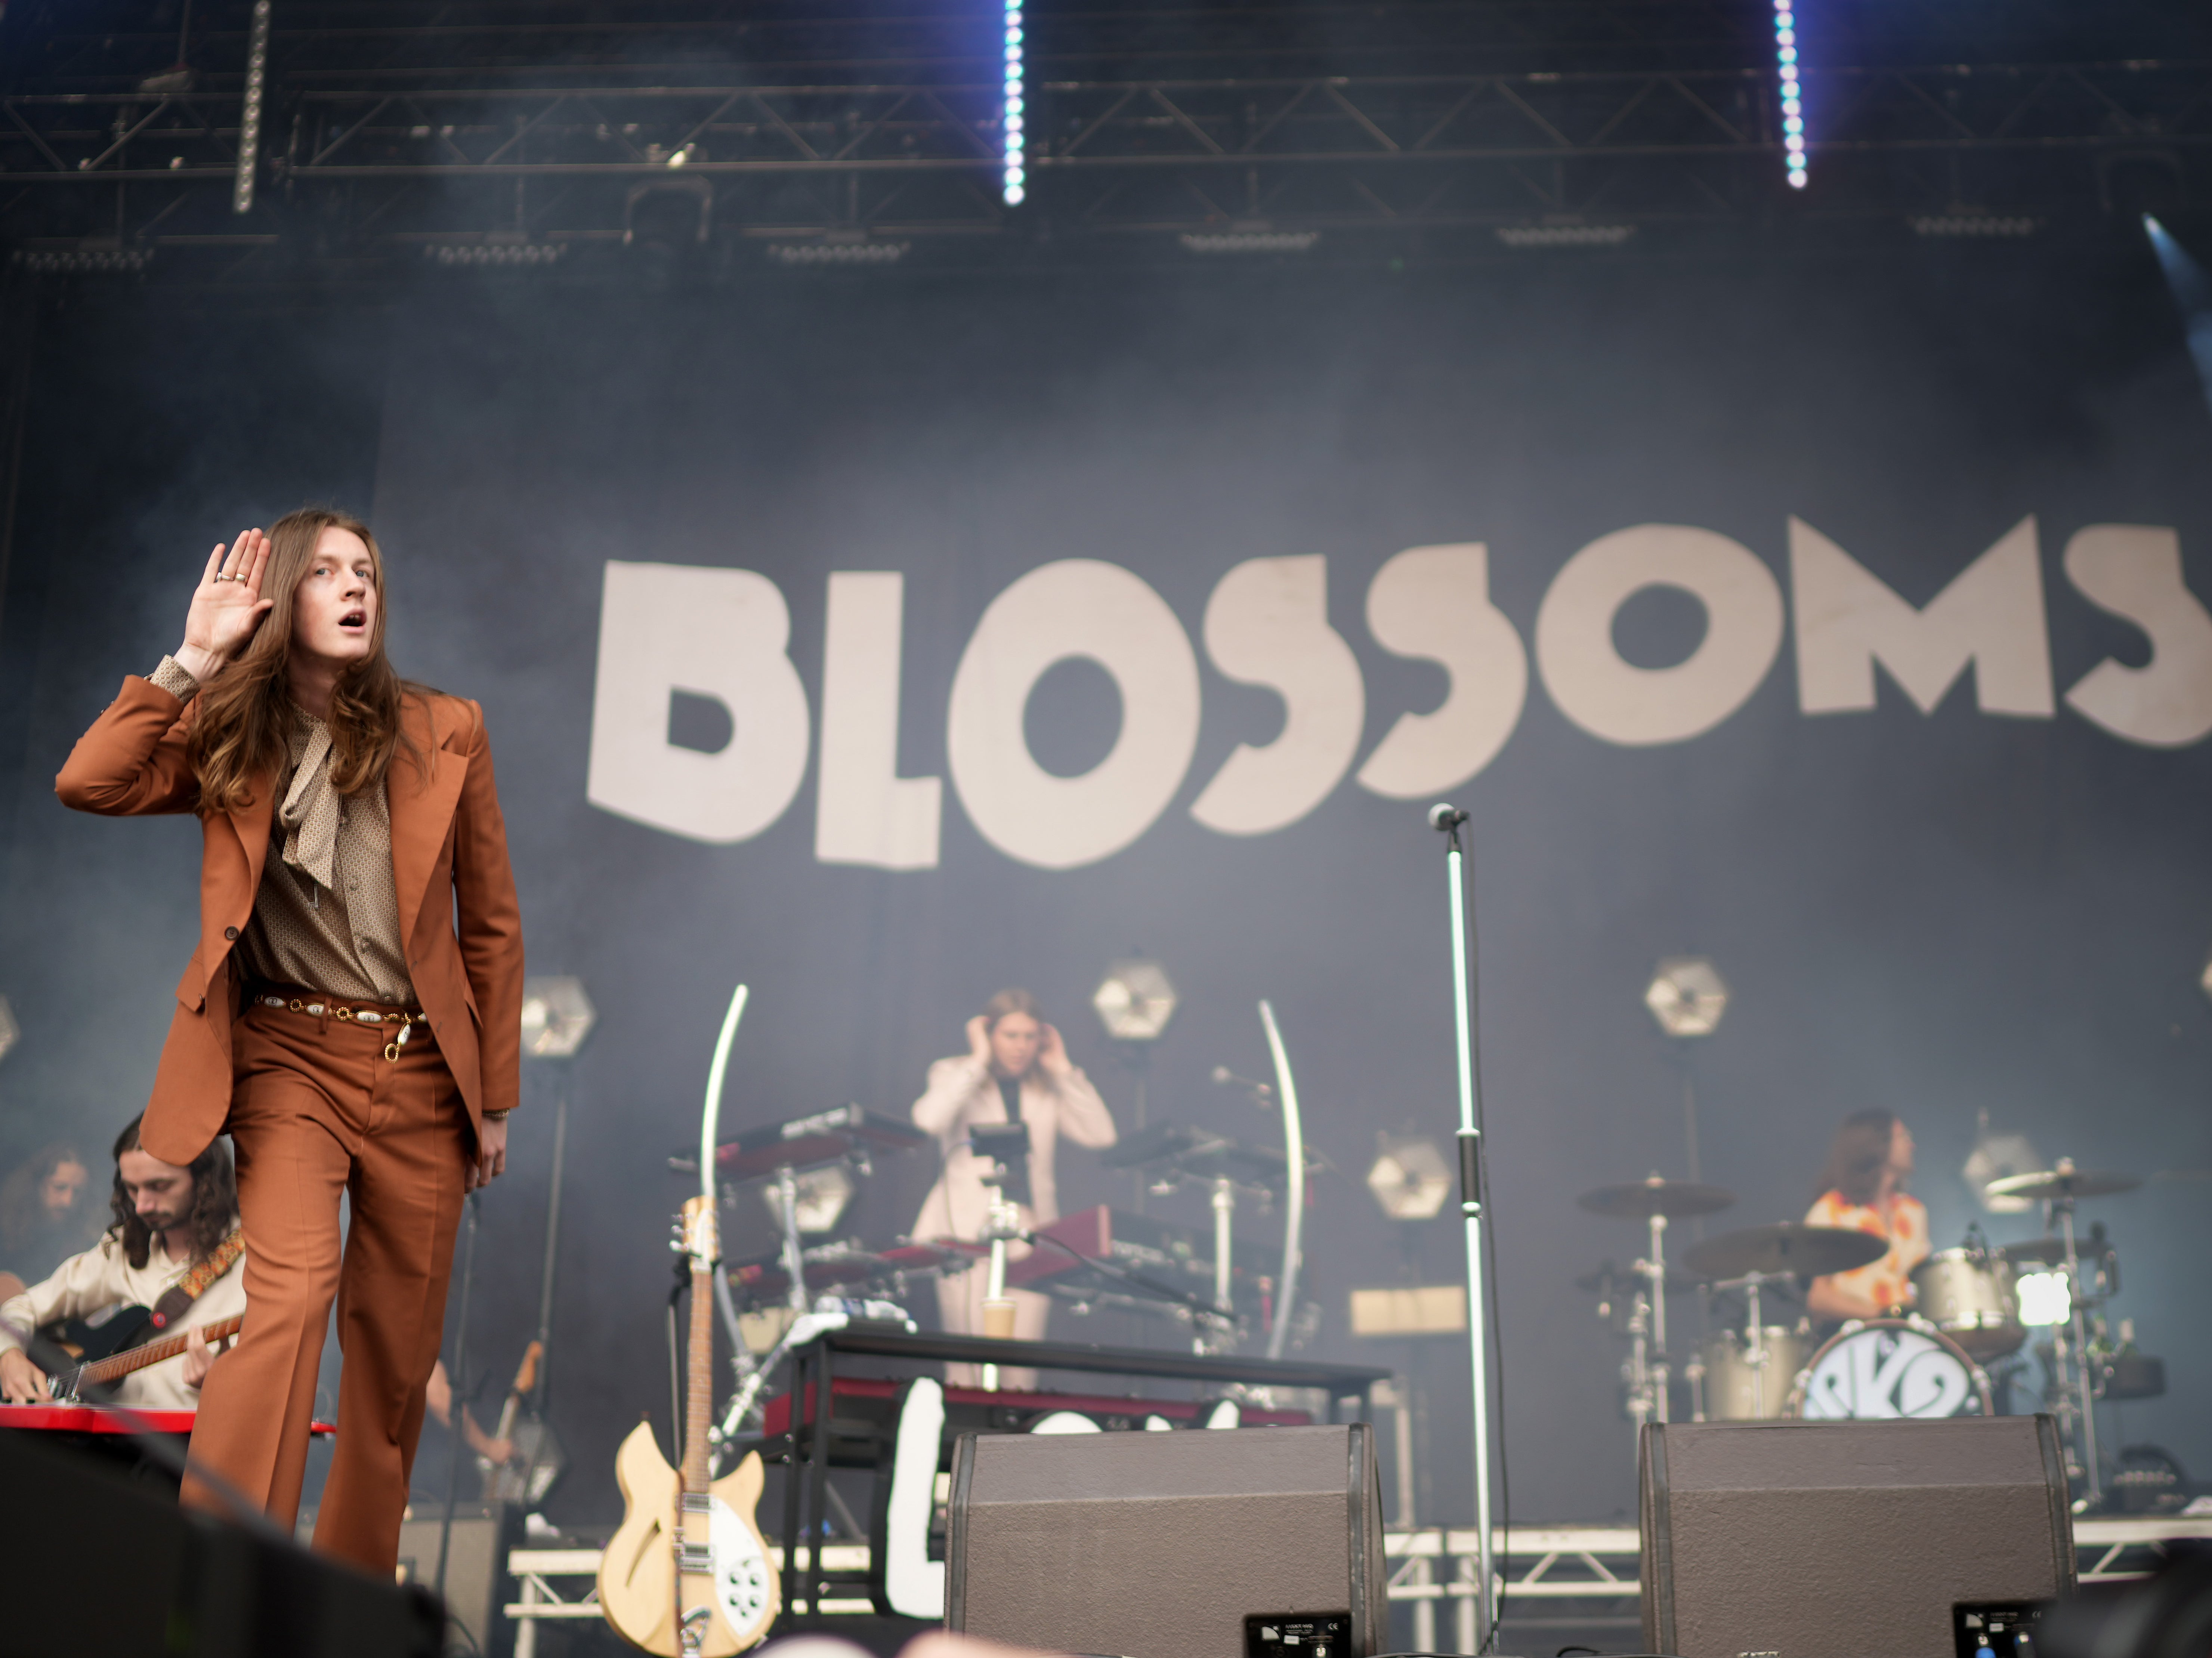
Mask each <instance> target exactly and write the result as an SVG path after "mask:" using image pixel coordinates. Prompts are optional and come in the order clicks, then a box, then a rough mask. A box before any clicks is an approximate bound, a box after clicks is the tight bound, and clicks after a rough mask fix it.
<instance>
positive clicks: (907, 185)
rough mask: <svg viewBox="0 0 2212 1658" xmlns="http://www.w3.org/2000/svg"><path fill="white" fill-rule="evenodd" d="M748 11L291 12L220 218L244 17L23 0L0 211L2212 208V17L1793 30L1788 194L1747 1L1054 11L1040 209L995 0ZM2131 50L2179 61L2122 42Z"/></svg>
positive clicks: (12, 32)
mask: <svg viewBox="0 0 2212 1658" xmlns="http://www.w3.org/2000/svg"><path fill="white" fill-rule="evenodd" d="M202 9H203V11H209V10H210V0H202ZM82 10H83V9H82V8H62V7H58V6H53V5H49V6H46V7H44V8H40V7H38V6H29V7H26V6H24V5H21V4H19V5H18V7H16V8H15V9H14V10H13V11H11V12H10V14H9V16H8V19H7V30H8V34H9V41H8V43H7V44H8V46H9V61H10V63H11V64H13V65H14V70H13V74H12V76H11V78H10V79H9V82H8V83H7V84H6V86H5V88H4V90H3V91H0V170H4V174H5V176H4V179H0V236H5V237H6V238H7V239H8V240H9V242H10V243H11V245H12V247H13V249H14V251H15V256H16V257H17V258H18V259H19V260H23V261H30V262H33V265H34V268H39V269H47V270H145V269H147V268H149V266H150V265H151V264H153V262H154V261H155V259H157V258H159V259H160V260H161V261H162V262H163V263H164V264H169V263H173V262H175V261H179V260H196V261H197V268H199V269H202V270H206V269H209V268H210V265H209V264H208V261H210V259H212V260H214V261H216V267H217V268H220V269H222V270H228V271H233V272H236V273H238V274H246V273H249V272H251V271H253V270H256V269H262V270H270V269H273V268H274V267H276V266H277V265H284V266H287V267H288V268H291V269H296V268H297V267H298V265H299V264H300V262H301V261H302V260H307V261H310V262H313V263H317V264H321V265H323V266H325V267H344V266H349V265H350V266H353V267H374V266H377V265H382V266H385V267H387V268H392V267H399V266H404V265H405V264H407V262H409V261H413V262H416V263H419V264H427V265H445V266H454V265H459V266H463V267H483V266H495V267H501V268H511V269H517V270H527V269H532V268H537V269H556V270H574V269H577V268H579V267H580V266H581V267H583V268H586V269H600V270H613V269H617V268H620V267H622V266H623V264H625V263H626V262H627V263H629V264H633V265H634V264H635V263H636V257H635V256H638V255H640V254H641V252H643V253H644V254H646V255H647V256H648V257H649V258H651V259H653V260H657V261H659V263H660V264H664V265H665V264H668V263H669V262H671V261H675V262H679V263H684V264H689V265H690V266H693V267H696V268H699V269H702V270H725V271H726V270H731V269H733V268H742V267H743V265H744V264H746V263H748V262H750V263H751V264H755V265H758V264H763V263H766V264H784V265H804V264H841V265H869V264H875V265H890V264H897V263H900V262H902V261H903V260H905V259H906V258H908V255H909V254H912V255H914V256H915V260H916V262H917V263H919V264H928V263H930V262H931V261H932V259H933V258H935V259H941V258H944V257H945V256H946V255H947V253H948V252H950V253H951V256H952V257H956V258H965V259H974V258H1000V259H1006V260H1012V261H1017V262H1018V261H1021V260H1028V261H1030V262H1032V263H1033V262H1036V260H1038V259H1040V258H1044V259H1047V260H1050V261H1057V262H1060V263H1065V262H1066V261H1068V260H1070V259H1080V258H1112V257H1115V256H1116V253H1117V251H1118V252H1127V251H1128V250H1141V251H1144V252H1151V253H1153V254H1166V255H1169V256H1170V257H1182V258H1188V257H1189V256H1191V255H1193V254H1208V253H1220V252H1229V253H1237V252H1257V253H1262V254H1273V255H1289V254H1308V253H1312V252H1316V249H1322V250H1325V251H1326V252H1331V253H1334V252H1339V251H1341V250H1358V251H1359V252H1360V253H1361V254H1362V256H1363V257H1364V255H1365V254H1366V253H1368V252H1387V253H1390V254H1393V255H1399V256H1409V257H1425V256H1437V255H1449V254H1451V253H1459V254H1462V255H1464V254H1466V253H1468V252H1483V253H1485V254H1487V255H1491V256H1496V255H1498V254H1499V253H1500V252H1510V251H1527V250H1530V249H1535V248H1543V247H1555V246H1556V247H1576V246H1585V247H1589V246H1595V247H1607V248H1622V247H1629V248H1633V247H1634V246H1638V245H1648V244H1650V243H1651V242H1652V241H1654V240H1662V241H1663V240H1666V239H1668V238H1678V237H1679V236H1680V235H1681V234H1685V233H1697V232H1709V231H1713V230H1736V231H1749V232H1756V233H1761V234H1775V233H1779V234H1799V235H1808V234H1809V235H1821V234H1827V235H1831V236H1833V235H1838V234H1842V235H1844V236H1859V237H1863V236H1864V235H1865V234H1869V232H1870V231H1875V230H1878V229H1880V228H1889V229H1891V230H1893V231H1894V232H1895V233H1896V234H1910V233H1911V232H1915V231H1917V232H1918V233H1919V234H1934V235H1960V236H1973V235H1981V236H2020V235H2027V234H2035V233H2036V232H2038V231H2039V230H2042V229H2045V228H2050V227H2051V226H2052V225H2054V224H2057V223H2061V222H2066V221H2069V220H2081V219H2086V218H2090V217H2094V216H2107V215H2110V214H2112V213H2115V212H2127V211H2131V210H2135V209H2136V208H2138V207H2140V206H2142V205H2146V204H2148V205H2153V206H2155V207H2159V208H2160V209H2161V210H2164V211H2165V212H2166V213H2167V214H2168V215H2169V216H2174V215H2181V214H2186V213H2187V212H2188V211H2189V210H2191V207H2192V205H2196V206H2202V205H2205V204H2212V29H2208V28H2206V27H2201V26H2200V27H2198V28H2197V31H2196V35H2190V34H2177V33H2175V32H2174V31H2173V30H2172V28H2170V27H2166V28H2163V29H2161V28H2154V27H2151V26H2150V25H2148V24H2138V25H2137V26H2136V33H2134V34H2130V33H2129V32H2128V31H2127V29H2126V28H2124V27H2118V24H2119V23H2125V22H2126V21H2127V20H2128V19H2129V17H2130V16H2131V15H2133V14H2130V13H2128V12H2126V11H2124V10H2115V11H2114V12H2113V13H2112V19H2113V20H2117V21H2116V25H2115V27H2113V28H2112V29H2109V30H2108V31H2107V32H2106V34H2105V35H2103V36H2100V38H2098V39H2094V40H2090V41H2087V42H2086V43H2081V44H2083V45H2085V46H2095V47H2102V48H2105V49H2106V52H2107V53H2108V54H2109V55H2105V56H2079V57H2069V58H2064V59H2063V60H2062V59H2060V58H2051V57H2045V58H2037V57H2035V56H2034V55H2033V52H2034V51H2035V49H2036V48H2037V47H2038V46H2044V47H2045V49H2046V50H2048V48H2049V46H2050V42H2049V41H2047V40H2042V39H2039V38H2037V37H2035V36H2033V34H2032V33H2031V34H2027V35H2023V34H2022V33H2021V32H2020V29H2019V28H2018V27H2017V14H2018V12H2019V10H2020V9H2019V8H2014V9H2013V12H2014V14H2015V19H2014V21H2015V27H2012V28H2010V29H2008V30H2007V29H1994V30H1991V31H1990V32H1989V33H1988V35H1987V36H1986V37H1984V38H1980V39H1978V41H1970V40H1968V39H1963V38H1957V37H1945V38H1942V39H1936V38H1934V37H1927V38H1916V37H1914V36H1912V35H1911V33H1904V34H1901V35H1895V36H1880V37H1875V36H1871V35H1870V36H1869V37H1868V38H1866V39H1853V40H1849V41H1844V42H1836V43H1831V45H1830V46H1829V47H1827V48H1826V49H1825V50H1817V51H1816V50H1815V49H1814V48H1810V47H1808V60H1809V67H1808V84H1809V85H1810V86H1811V88H1812V98H1811V102H1810V112H1811V117H1812V173H1813V186H1812V188H1811V189H1809V190H1808V191H1803V192H1802V193H1801V192H1796V191H1790V190H1788V189H1787V188H1786V187H1785V185H1784V179H1783V167H1782V155H1783V149H1782V131H1781V123H1780V117H1779V106H1778V97H1777V88H1776V85H1775V82H1774V77H1773V72H1772V69H1773V66H1772V64H1771V38H1769V36H1768V35H1767V34H1766V33H1763V32H1762V28H1763V17H1761V16H1753V15H1750V13H1751V11H1752V10H1753V9H1747V8H1741V7H1736V8H1719V7H1709V6H1698V5H1684V4H1663V3H1657V0H1653V3H1646V4H1632V3H1626V0H1623V3H1614V4H1609V5H1608V4H1596V3H1591V4H1577V3H1563V4H1560V5H1558V6H1554V7H1550V8H1542V7H1534V6H1528V5H1520V6H1513V5H1506V4H1495V3H1468V4H1451V3H1444V0H1438V3H1431V4H1425V5H1408V4H1404V3H1400V4H1395V5H1393V6H1387V7H1383V8H1379V9H1360V11H1359V12H1358V14H1357V17H1356V18H1355V20H1354V21H1361V20H1367V22H1368V26H1367V27H1352V26H1351V25H1349V24H1347V23H1346V19H1345V15H1340V12H1339V9H1335V8H1330V7H1325V6H1297V5H1286V6H1285V8H1284V9H1282V10H1281V11H1280V12H1279V13H1278V14H1275V15H1273V17H1272V18H1270V19H1269V20H1268V21H1267V23H1265V24H1255V23H1254V22H1252V21H1250V15H1249V14H1242V13H1227V12H1220V11H1216V10H1211V9H1188V10H1185V11H1162V10H1158V9H1146V10H1143V11H1139V10H1136V9H1128V10H1119V9H1113V8H1110V7H1109V8H1107V9H1103V10H1094V11H1088V12H1084V13H1081V14H1067V15H1060V17H1058V19H1057V21H1055V19H1054V14H1052V13H1050V12H1045V13H1043V14H1042V17H1041V18H1040V21H1037V22H1036V25H1035V26H1034V28H1033V31H1032V32H1033V33H1034V34H1035V35H1036V39H1035V40H1033V42H1032V45H1031V46H1030V61H1031V63H1032V64H1034V65H1035V74H1034V78H1033V80H1032V82H1031V85H1030V96H1029V106H1030V108H1029V120H1028V127H1029V131H1030V135H1031V137H1030V146H1029V155H1028V165H1029V176H1030V188H1029V195H1028V199H1027V201H1026V202H1024V203H1023V204H1022V205H1021V206H1020V207H1019V208H1008V207H1007V206H1006V205H1005V203H1003V202H1002V201H1001V200H1000V196H999V191H998V189H997V181H996V171H997V167H998V160H999V157H1000V154H1001V151H1002V149H1003V135H1002V131H1001V120H1002V117H1001V112H1000V107H999V103H998V89H997V85H996V81H995V78H994V75H993V74H992V72H991V70H992V65H991V64H990V62H989V61H988V60H987V59H986V58H983V57H981V52H980V48H981V46H985V45H987V44H988V43H987V40H985V39H982V38H981V32H979V28H978V19H979V18H980V16H981V14H980V12H976V11H975V10H974V9H972V8H970V9H963V8H959V7H947V6H945V5H944V4H942V3H939V4H938V5H935V6H933V7H930V8H928V9H925V10H923V11H921V12H918V13H915V14H911V15H909V14H903V13H902V14H899V15H896V16H892V15H884V16H882V17H878V18H874V19H871V18H869V17H868V16H866V15H860V16H858V17H857V18H853V19H846V20H844V21H836V22H821V23H818V24H813V25H811V26H803V25H804V20H803V19H800V18H799V17H796V16H793V15H775V14H772V13H763V9H758V8H756V9H754V10H755V11H756V12H757V13H763V15H757V16H756V17H755V18H754V19H753V21H751V22H742V21H737V14H738V12H740V11H742V10H744V9H733V8H730V7H725V6H714V5H704V4H695V5H692V6H690V7H688V8H684V7H676V6H671V8H656V9H653V11H652V12H650V13H648V12H647V9H645V8H643V7H635V8H628V9H624V10H625V15H629V16H630V21H628V22H626V23H623V24H620V25H617V24H614V23H609V22H606V21H604V19H603V18H601V19H598V20H597V21H592V20H593V19H595V18H597V14H587V13H586V11H585V10H584V9H580V8H574V7H562V6H559V5H556V4H552V3H550V0H549V3H520V4H514V5H509V6H503V7H500V8H497V9H493V8H489V7H478V8H476V9H473V10H469V9H453V8H441V9H436V10H432V9H427V8H423V7H418V6H415V5H411V4H405V3H399V0H394V3H391V4H389V5H387V6H386V7H385V8H383V9H381V10H380V11H378V12H375V13H374V14H371V13H367V12H364V10H363V9H362V8H361V7H360V6H358V5H356V6H350V7H349V6H346V5H341V4H336V3H330V0H321V3H310V0H274V3H273V9H272V14H271V15H272V17H273V33H272V35H271V43H270V55H269V59H268V68H267V72H266V73H267V80H266V86H265V88H264V101H263V104H262V109H263V116H262V122H261V140H260V151H259V155H258V160H257V161H256V163H255V165H254V166H253V167H252V185H253V190H252V203H253V204H252V208H251V210H249V211H247V212H245V213H243V214H240V213H236V212H234V211H233V205H234V191H235V189H236V186H237V185H238V183H239V173H240V161H239V152H240V129H241V123H242V110H243V107H244V90H243V88H244V85H245V65H246V51H247V35H246V23H247V19H248V15H249V14H248V10H247V9H246V6H245V5H243V4H240V3H238V0H228V3H222V4H214V5H212V8H211V11H212V15H210V17H209V18H208V20H207V26H208V27H210V28H211V29H212V32H211V33H203V34H202V35H200V36H199V37H198V38H197V39H196V40H195V39H188V40H187V41H186V42H185V52H184V53H183V54H182V56H183V58H184V60H185V61H184V62H183V63H182V64H174V63H171V64H169V65H168V66H167V68H164V67H163V64H164V62H165V59H167V58H175V57H176V56H177V55H178V54H177V52H176V49H175V41H174V40H173V39H172V38H171V37H170V36H168V35H167V34H166V33H161V32H160V31H158V30H156V29H155V28H154V27H152V23H153V21H154V20H155V19H156V18H157V17H160V16H173V15H174V10H175V7H174V0H170V3H169V4H167V6H164V5H162V4H161V3H158V0H137V3H134V4H124V5H112V6H109V7H107V8H106V9H104V16H103V19H102V21H109V22H112V23H114V24H115V27H109V28H107V29H106V30H105V31H104V32H101V33H92V32H90V31H89V29H88V26H87V24H86V23H85V21H84V20H83V19H82V18H81V17H80V16H79V15H78V13H80V12H81V11H82ZM863 11H865V9H863ZM25 13H27V14H28V15H19V14H25ZM456 13H458V14H459V17H460V21H454V19H453V15H454V14H456ZM572 13H573V14H574V15H571V14H572ZM134 20H135V21H137V23H138V24H139V25H140V27H136V28H131V27H126V26H127V25H128V24H130V23H131V22H132V21H134ZM1956 22H1957V20H1953V24H1952V26H1954V27H1955V26H1956ZM748 30H750V31H751V32H750V33H747V31H748ZM1332 31H1334V32H1333V33H1332ZM2197 35H2201V36H2203V37H2204V38H2203V40H2202V41H2201V42H2200V41H2198V40H2197V39H2196V36H2197ZM2138 36H2139V37H2140V40H2138ZM1317 37H1318V38H1317ZM2142 43H2148V45H2150V46H2155V47H2160V48H2163V49H2166V50H2165V52H2164V55H2149V56H2146V55H2142V52H2133V51H2128V50H2127V48H2128V47H2129V46H2130V45H2134V44H2142ZM2197 45H2201V46H2202V47H2203V50H2201V51H2194V52H2192V51H2190V50H2188V48H2190V47H2191V46H2197ZM1916 49H1918V50H1920V51H1922V52H1927V53H1929V54H1931V55H1929V56H1927V57H1925V58H1923V60H1921V61H1914V60H1913V57H1912V54H1913V52H1915V50H1916ZM1937 50H1940V51H1942V53H1943V54H1944V55H1942V57H1941V58H1936V57H1934V56H1933V55H1932V53H1933V52H1936V51H1937ZM1849 51H1856V52H1858V53H1860V54H1861V55H1860V56H1859V57H1858V58H1856V59H1846V58H1839V57H1837V56H1836V55H1835V54H1836V53H1838V52H1849ZM2177 51H2178V52H2179V55H2176V52H2177ZM738 63H742V64H743V68H744V72H743V73H738V72H735V69H734V67H733V66H734V65H735V64H738ZM1638 239H1641V243H1640V244H1639V240H1638Z"/></svg>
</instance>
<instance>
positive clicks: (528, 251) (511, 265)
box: [422, 242, 562, 270]
mask: <svg viewBox="0 0 2212 1658" xmlns="http://www.w3.org/2000/svg"><path fill="white" fill-rule="evenodd" d="M561 248H562V244H560V243H558V242H425V243H423V244H422V257H423V258H424V259H426V260H428V262H429V263H431V264H442V265H466V266H473V267H482V268H486V269H496V270H520V269H525V268H528V267H532V266H536V265H541V264H553V263H555V262H556V260H558V259H559V258H560V257H561Z"/></svg>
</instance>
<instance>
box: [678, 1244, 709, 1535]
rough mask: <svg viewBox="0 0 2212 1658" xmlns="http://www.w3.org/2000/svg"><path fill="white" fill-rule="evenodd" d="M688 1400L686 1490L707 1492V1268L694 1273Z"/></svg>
mask: <svg viewBox="0 0 2212 1658" xmlns="http://www.w3.org/2000/svg"><path fill="white" fill-rule="evenodd" d="M684 1387H685V1393H684V1490H685V1491H705V1490H706V1489H707V1486H708V1483H709V1476H708V1468H709V1467H710V1464H709V1462H708V1455H707V1424H708V1422H709V1421H710V1420H711V1419H712V1418H713V1416H714V1273H713V1272H712V1271H711V1270H710V1269H708V1268H706V1267H702V1266H696V1265H694V1266H693V1267H692V1269H691V1345H690V1351H689V1352H688V1353H687V1354H686V1355H685V1363H684Z"/></svg>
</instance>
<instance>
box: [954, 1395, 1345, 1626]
mask: <svg viewBox="0 0 2212 1658" xmlns="http://www.w3.org/2000/svg"><path fill="white" fill-rule="evenodd" d="M946 1556H947V1558H946V1571H945V1577H946V1584H945V1625H946V1627H948V1628H950V1629H953V1630H958V1631H966V1632H967V1633H968V1634H969V1635H975V1636H981V1637H987V1638H988V1639H991V1640H995V1641H1003V1642H1006V1643H1009V1644H1011V1645H1014V1646H1024V1647H1042V1648H1045V1649H1048V1650H1050V1651H1055V1652H1075V1653H1112V1654H1122V1655H1127V1658H1243V1655H1244V1654H1245V1652H1246V1650H1247V1646H1246V1620H1247V1619H1258V1620H1260V1621H1259V1622H1257V1623H1255V1625H1254V1626H1253V1639H1255V1640H1261V1639H1263V1638H1264V1635H1263V1629H1265V1630H1272V1629H1273V1626H1272V1625H1267V1623H1266V1620H1267V1619H1271V1618H1272V1619H1285V1620H1289V1621H1291V1622H1292V1623H1294V1624H1296V1623H1304V1624H1314V1623H1319V1624H1320V1625H1322V1627H1324V1628H1328V1629H1332V1630H1334V1631H1340V1633H1338V1634H1337V1635H1336V1636H1335V1637H1334V1638H1335V1640H1336V1641H1337V1642H1338V1643H1340V1644H1338V1645H1337V1646H1336V1648H1335V1649H1334V1650H1331V1649H1330V1642H1329V1641H1328V1640H1327V1639H1324V1640H1322V1641H1320V1642H1318V1643H1308V1644H1305V1645H1303V1646H1301V1647H1300V1648H1299V1650H1300V1652H1302V1653H1304V1654H1305V1655H1307V1658H1366V1655H1369V1654H1371V1653H1375V1652H1376V1651H1379V1650H1380V1649H1381V1647H1382V1644H1383V1637H1385V1636H1386V1635H1387V1633H1388V1631H1389V1607H1388V1605H1387V1602H1386V1601H1385V1599H1384V1594H1383V1582H1384V1578H1383V1519H1382V1500H1381V1491H1380V1488H1379V1486H1378V1485H1377V1484H1376V1473H1375V1444H1374V1436H1373V1430H1371V1429H1370V1427H1368V1425H1367V1424H1364V1423H1353V1424H1349V1425H1346V1426H1341V1427H1325V1428H1238V1429H1231V1430H1212V1431H1195V1432H1194V1431H1181V1432H1172V1433H1104V1434H1065V1435H1058V1434H1054V1435H1030V1434H981V1435H979V1434H963V1435H961V1436H960V1437H959V1439H958V1441H957V1442H956V1444H955V1446H954V1448H953V1454H952V1502H951V1536H950V1538H949V1540H948V1543H947V1548H946Z"/></svg>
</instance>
